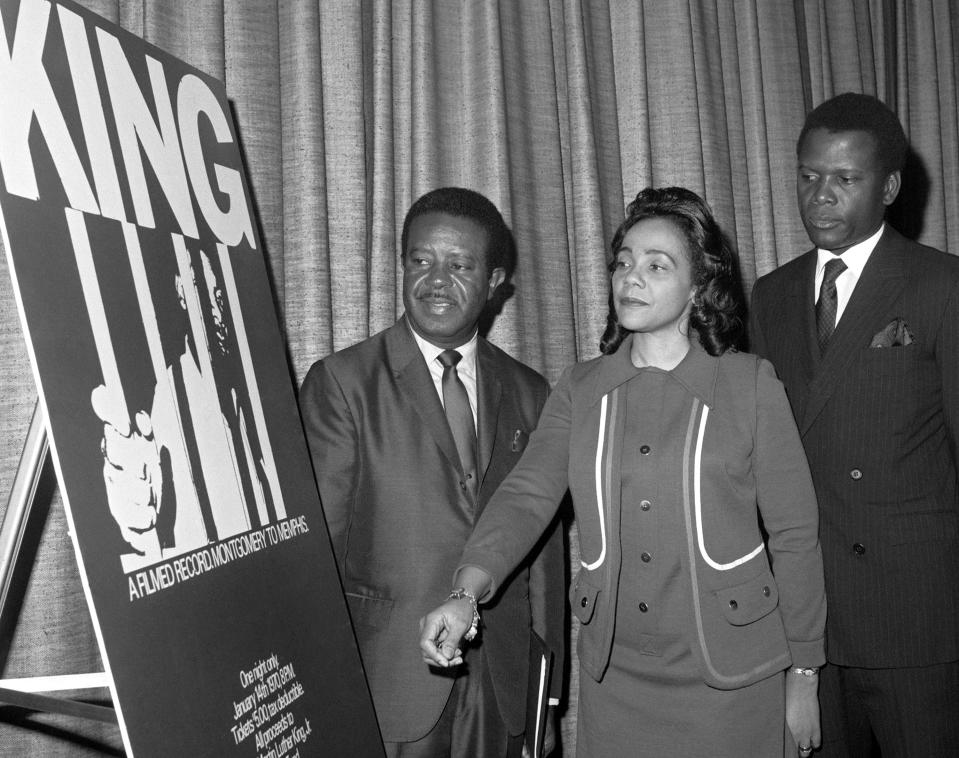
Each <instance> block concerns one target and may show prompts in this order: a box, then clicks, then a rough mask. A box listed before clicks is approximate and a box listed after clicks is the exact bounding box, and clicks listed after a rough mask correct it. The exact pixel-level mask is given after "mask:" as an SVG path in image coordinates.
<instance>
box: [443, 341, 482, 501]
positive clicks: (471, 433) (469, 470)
mask: <svg viewBox="0 0 959 758" xmlns="http://www.w3.org/2000/svg"><path fill="white" fill-rule="evenodd" d="M462 357H463V356H461V355H460V354H459V353H457V352H456V351H455V350H444V351H443V352H442V353H440V354H439V356H438V357H437V360H438V361H439V362H440V363H442V364H443V407H444V408H445V410H446V420H447V422H448V423H449V425H450V431H451V432H452V433H453V440H454V441H455V442H456V452H457V453H459V456H460V462H461V463H462V464H463V471H464V472H465V473H466V487H467V488H468V489H469V490H470V492H471V493H472V494H473V495H475V494H476V425H475V424H474V422H473V411H472V410H471V409H470V400H469V396H468V395H467V394H466V387H465V386H464V385H463V381H462V380H461V379H460V376H459V373H458V372H457V371H456V364H457V363H459V361H460V359H461V358H462Z"/></svg>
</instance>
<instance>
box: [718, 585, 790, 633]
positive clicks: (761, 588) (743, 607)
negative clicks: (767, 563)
mask: <svg viewBox="0 0 959 758" xmlns="http://www.w3.org/2000/svg"><path fill="white" fill-rule="evenodd" d="M716 599H717V601H718V602H719V608H720V610H721V612H722V614H723V615H724V616H725V617H726V620H727V621H728V622H729V623H730V624H732V625H733V626H743V625H745V624H751V623H752V622H754V621H758V620H759V619H761V618H762V617H763V616H767V615H768V614H770V613H772V611H773V610H774V609H775V608H776V606H777V605H779V589H778V588H777V587H776V582H774V581H773V578H772V577H771V576H770V575H769V574H760V575H759V576H757V577H755V578H754V579H750V580H749V581H748V582H744V583H743V584H739V585H737V586H735V587H729V588H727V589H724V590H716Z"/></svg>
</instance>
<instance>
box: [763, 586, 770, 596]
mask: <svg viewBox="0 0 959 758" xmlns="http://www.w3.org/2000/svg"><path fill="white" fill-rule="evenodd" d="M763 596H764V597H769V587H763Z"/></svg>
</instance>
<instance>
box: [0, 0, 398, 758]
mask: <svg viewBox="0 0 959 758" xmlns="http://www.w3.org/2000/svg"><path fill="white" fill-rule="evenodd" d="M0 41H2V44H0V182H2V184H0V222H2V224H0V226H2V233H3V244H4V249H5V251H6V254H7V256H8V261H9V264H10V265H9V267H10V271H11V275H12V277H13V279H14V289H15V291H16V292H17V298H18V306H19V308H20V313H21V321H22V324H23V329H24V334H25V336H26V338H27V343H28V350H29V352H30V355H31V359H32V362H33V367H34V373H35V378H36V381H37V386H38V389H39V394H40V400H41V402H42V403H43V404H44V407H45V410H46V414H47V418H48V420H49V429H50V436H51V447H52V450H53V452H54V461H55V466H56V468H57V473H58V476H59V479H60V483H61V489H62V492H63V499H64V504H65V507H66V510H67V519H68V523H69V524H70V528H71V532H72V537H73V541H74V545H75V548H76V551H77V559H78V563H79V566H80V572H81V578H82V581H83V584H84V590H85V592H86V595H87V601H88V605H89V607H90V612H91V616H92V618H93V622H94V628H95V629H96V632H97V636H98V640H99V643H100V648H101V655H102V658H103V660H104V664H105V666H106V669H107V673H108V675H109V678H110V680H111V683H112V686H111V689H112V694H113V698H114V703H115V705H116V707H117V712H118V716H119V720H120V726H121V731H122V734H123V739H124V744H125V747H126V749H127V752H128V754H130V755H135V756H138V758H139V757H140V756H171V755H189V756H217V757H218V758H230V757H231V756H236V758H280V757H281V756H288V757H289V758H298V757H299V756H313V755H350V756H366V755H371V756H378V755H382V745H381V743H380V741H379V737H378V732H377V728H376V724H375V719H374V716H373V710H372V705H371V701H370V696H369V692H368V689H367V686H366V682H365V680H364V678H363V674H362V668H361V666H360V661H359V654H358V651H357V648H356V644H355V641H354V638H353V634H352V630H351V628H350V625H349V617H348V613H347V609H346V605H345V602H344V600H343V596H342V593H341V590H340V585H339V580H338V577H337V572H336V568H335V564H334V562H333V557H332V553H331V551H330V546H329V537H328V534H327V531H326V526H325V523H324V521H323V518H322V512H321V509H320V505H319V500H318V496H317V494H316V487H315V485H314V482H313V476H312V470H311V464H310V459H309V455H308V453H307V448H306V443H305V440H304V437H303V433H302V427H301V425H300V421H299V415H298V412H297V407H296V402H295V398H294V394H293V387H292V382H291V378H290V374H289V370H288V367H287V361H286V356H285V351H284V347H283V342H282V338H281V334H280V330H279V326H278V323H277V320H276V316H275V309H274V305H273V299H272V295H271V291H270V287H269V283H268V278H267V272H266V267H265V263H264V258H263V250H262V246H261V242H260V238H259V235H258V231H257V228H256V223H255V219H254V215H253V211H252V205H251V201H250V193H249V189H248V187H247V184H246V179H245V176H244V172H243V167H242V163H241V158H240V151H239V148H238V140H237V134H236V131H235V127H234V124H233V121H232V118H231V115H230V109H229V105H228V102H227V97H226V93H225V90H224V88H223V86H222V85H221V84H220V83H219V82H217V81H216V80H213V79H211V78H210V77H208V76H206V75H204V74H202V73H201V72H199V71H197V70H196V69H193V68H191V67H190V66H188V65H186V64H185V63H183V62H181V61H179V60H177V59H175V58H173V57H171V56H169V55H166V54H165V53H163V52H162V51H161V50H159V49H157V48H155V47H153V46H151V45H148V44H146V43H145V42H143V41H142V40H140V39H138V38H137V37H135V36H133V35H131V34H129V33H127V32H124V31H123V30H121V29H119V28H118V27H116V26H114V25H112V24H109V23H107V22H106V21H104V20H103V19H101V18H99V17H98V16H95V15H93V14H91V13H89V12H87V11H85V10H83V9H82V8H80V7H79V6H77V5H75V4H73V3H71V2H66V1H64V2H47V1H46V0H19V1H18V0H0Z"/></svg>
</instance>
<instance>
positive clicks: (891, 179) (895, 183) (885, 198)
mask: <svg viewBox="0 0 959 758" xmlns="http://www.w3.org/2000/svg"><path fill="white" fill-rule="evenodd" d="M901 186H902V172H901V171H899V170H898V169H897V170H896V171H893V172H892V173H891V174H889V176H887V177H886V181H885V183H884V184H883V186H882V202H883V204H884V205H892V204H893V202H894V201H895V200H896V196H897V195H898V194H899V188H900V187H901Z"/></svg>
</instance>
